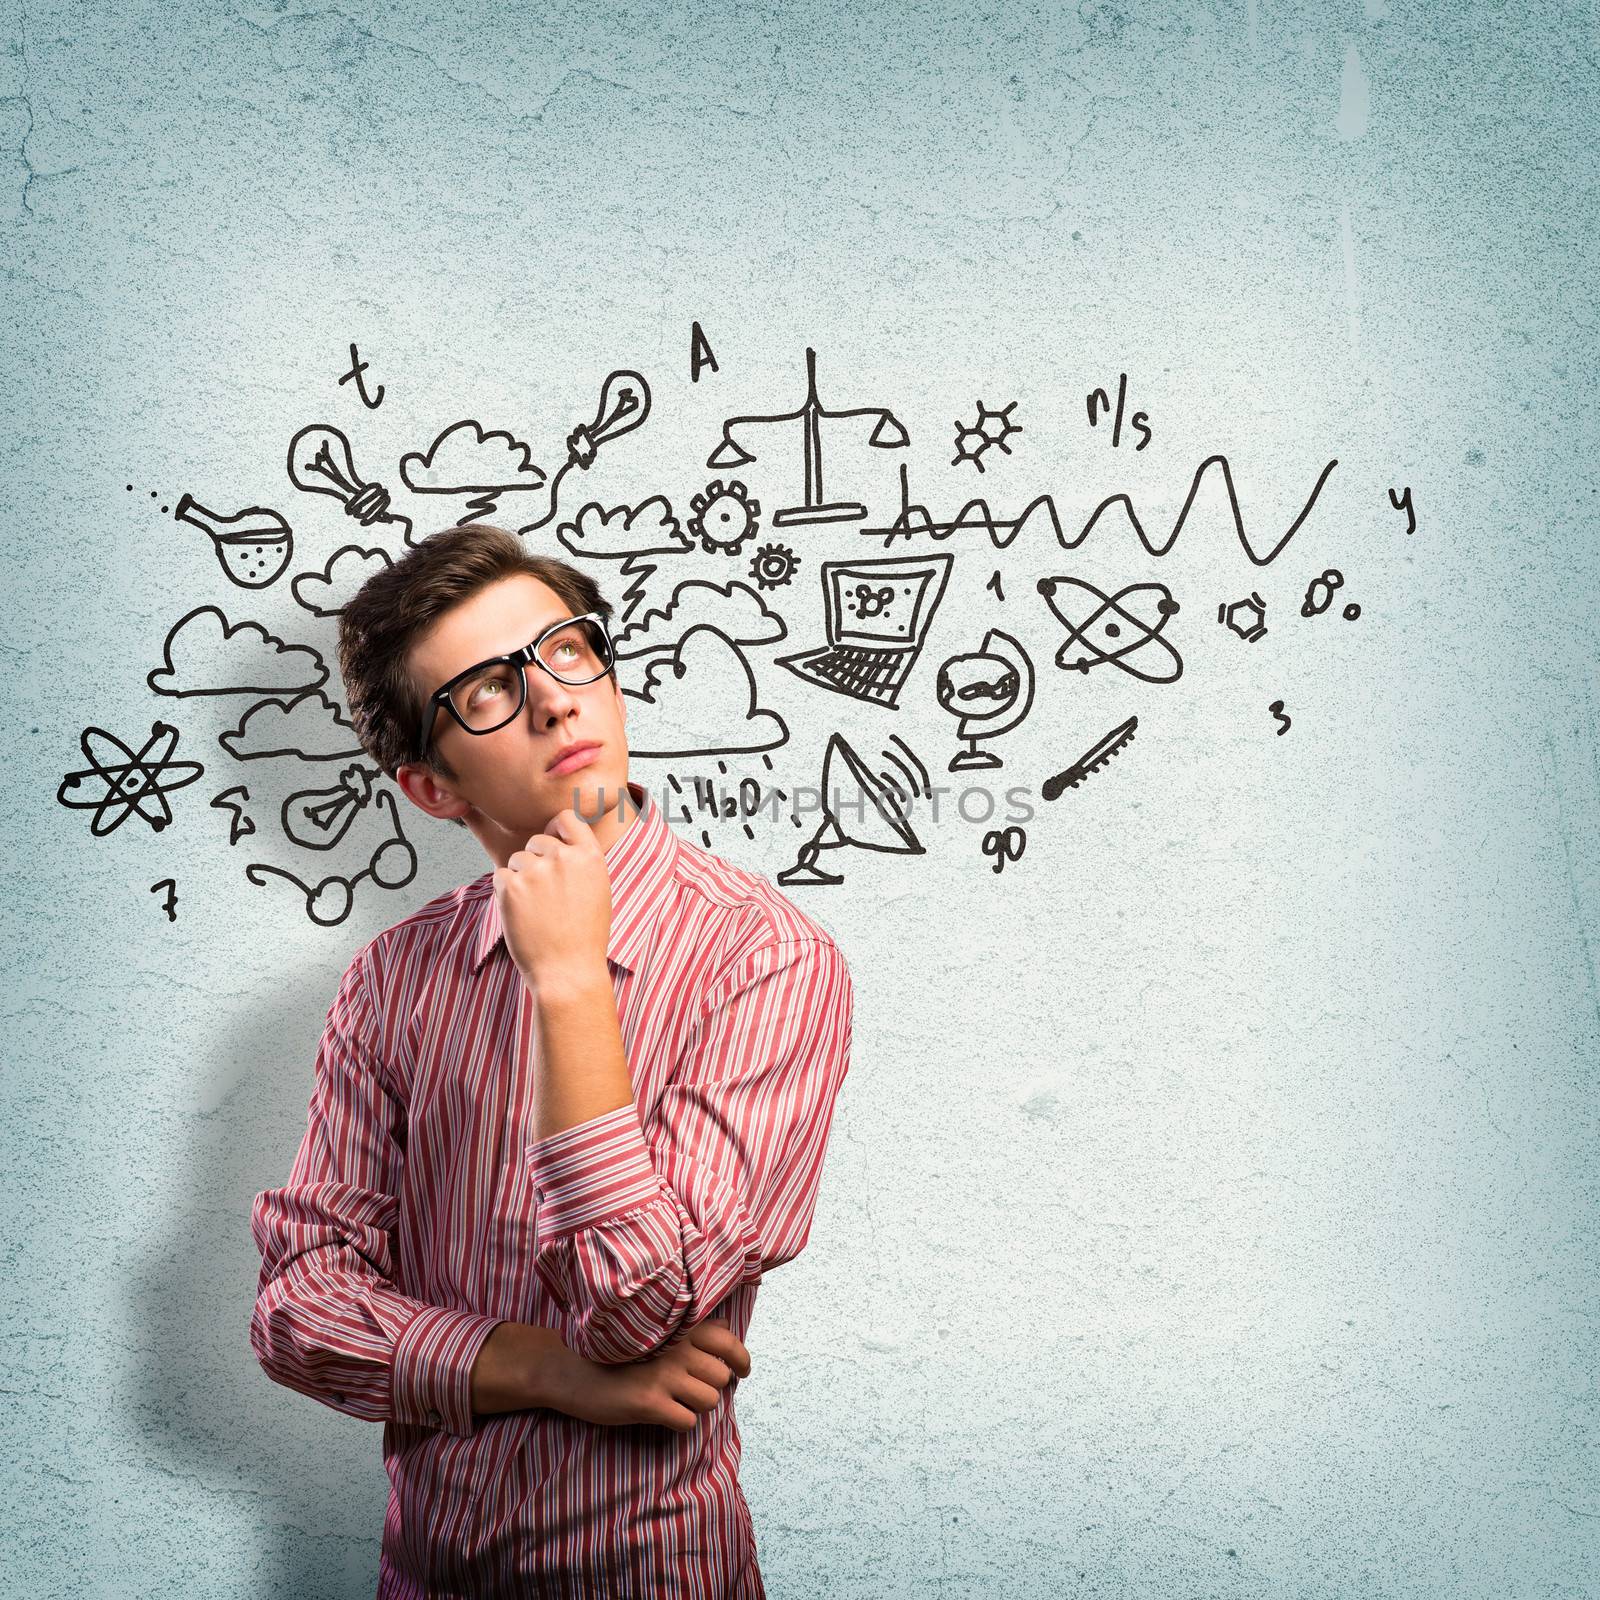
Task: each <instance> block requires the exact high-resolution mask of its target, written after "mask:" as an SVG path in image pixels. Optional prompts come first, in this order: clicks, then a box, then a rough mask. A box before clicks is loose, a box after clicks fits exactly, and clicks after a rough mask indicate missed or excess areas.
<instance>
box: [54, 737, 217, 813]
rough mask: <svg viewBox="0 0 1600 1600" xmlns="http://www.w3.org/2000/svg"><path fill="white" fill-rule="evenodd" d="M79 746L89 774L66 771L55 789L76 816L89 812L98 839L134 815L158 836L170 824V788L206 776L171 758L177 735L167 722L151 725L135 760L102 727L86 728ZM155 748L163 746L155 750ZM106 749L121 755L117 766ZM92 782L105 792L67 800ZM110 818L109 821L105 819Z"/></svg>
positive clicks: (197, 765) (195, 767)
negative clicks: (152, 807)
mask: <svg viewBox="0 0 1600 1600" xmlns="http://www.w3.org/2000/svg"><path fill="white" fill-rule="evenodd" d="M78 742H79V744H80V745H82V747H83V753H84V755H85V756H87V757H88V759H89V766H88V769H87V770H86V771H83V772H69V773H68V774H67V775H66V777H64V778H63V779H62V780H61V786H60V788H58V789H57V790H56V799H57V800H59V801H60V802H61V804H62V805H64V806H68V807H70V808H71V809H72V810H75V811H86V810H90V809H92V810H93V811H94V822H93V824H92V826H91V828H90V832H91V833H92V834H93V835H94V836H95V838H97V839H98V838H101V837H102V836H103V835H105V834H108V833H114V832H115V831H116V830H117V829H118V828H120V827H121V826H122V824H123V823H124V822H126V821H127V820H128V818H129V817H130V816H132V815H133V814H134V813H135V812H138V814H139V815H140V816H141V817H143V818H144V820H145V821H146V822H148V823H149V824H150V826H151V828H152V830H153V831H154V832H156V833H160V832H161V830H162V829H163V828H164V827H166V826H167V824H168V823H169V822H171V821H172V807H171V806H169V805H168V804H167V796H168V795H169V794H170V793H172V791H173V790H174V789H181V788H183V787H184V785H185V784H190V783H193V782H194V781H195V779H197V778H198V777H199V776H200V775H201V773H202V772H204V771H205V768H204V767H202V766H201V765H200V763H199V762H198V761H174V760H173V759H172V753H173V751H174V750H175V749H176V748H177V744H178V730H177V729H176V728H174V727H173V726H172V725H171V724H170V723H166V722H153V723H151V725H150V737H149V739H147V740H146V741H145V744H144V746H143V748H142V749H141V750H140V751H139V753H138V754H137V755H135V754H134V753H133V751H132V750H130V749H129V748H128V747H127V745H125V744H124V743H123V742H122V741H121V740H120V739H119V738H117V737H116V735H115V734H110V733H107V732H106V731H105V729H104V728H85V729H84V731H83V732H82V734H80V735H79V738H78ZM158 745H159V746H161V748H160V749H159V751H158V750H157V748H156V747H157V746H158ZM108 746H109V747H112V748H114V749H115V750H116V751H117V753H118V754H120V755H121V756H122V758H123V759H122V761H121V762H119V763H116V764H113V763H112V761H111V760H110V753H111V752H110V750H109V749H108V748H107V747H108ZM94 780H98V781H99V782H101V783H103V784H104V785H105V791H104V793H102V794H98V795H93V796H90V797H88V798H83V799H80V798H78V796H76V795H74V796H73V797H72V798H71V799H68V798H67V791H68V790H69V789H74V790H75V789H77V788H78V787H79V785H80V784H84V783H86V782H90V781H94ZM150 803H154V804H155V805H159V806H160V808H161V809H160V812H159V813H154V812H152V811H150V810H147V809H146V807H147V805H148V804H150ZM108 817H109V818H110V819H111V820H110V821H107V820H106V819H107V818H108Z"/></svg>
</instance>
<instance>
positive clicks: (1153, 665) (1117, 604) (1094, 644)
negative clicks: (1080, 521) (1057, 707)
mask: <svg viewBox="0 0 1600 1600" xmlns="http://www.w3.org/2000/svg"><path fill="white" fill-rule="evenodd" d="M1036 587H1037V588H1038V590H1039V593H1040V594H1042V595H1043V596H1044V598H1045V603H1046V604H1047V605H1048V606H1049V607H1050V610H1051V611H1052V612H1053V613H1054V615H1055V618H1056V621H1057V622H1059V623H1060V624H1061V626H1062V627H1064V628H1065V629H1066V630H1067V637H1066V638H1065V639H1064V640H1063V641H1062V644H1061V648H1060V649H1059V650H1057V651H1056V657H1055V660H1056V665H1057V666H1058V667H1062V668H1072V669H1075V670H1076V671H1078V672H1084V673H1087V672H1088V671H1089V669H1090V668H1091V667H1098V666H1103V665H1105V664H1107V663H1109V664H1110V665H1111V666H1114V667H1120V668H1121V669H1122V670H1123V671H1124V672H1126V673H1128V674H1129V675H1130V676H1131V677H1135V678H1140V679H1142V680H1143V681H1144V682H1145V683H1176V682H1177V680H1178V679H1179V678H1181V677H1182V676H1183V657H1182V656H1180V655H1179V654H1178V652H1177V651H1176V650H1175V649H1173V647H1172V646H1171V645H1170V644H1169V643H1168V642H1167V641H1166V640H1165V639H1163V638H1162V637H1161V630H1162V629H1163V628H1165V627H1166V625H1167V618H1168V617H1170V616H1172V615H1173V614H1174V613H1175V612H1176V611H1177V609H1178V602H1177V601H1176V600H1174V599H1173V598H1172V591H1171V590H1170V589H1168V588H1167V586H1166V585H1165V584H1164V583H1130V584H1129V585H1128V586H1127V588H1125V589H1119V590H1117V592H1116V593H1115V594H1111V595H1108V594H1106V593H1105V592H1104V591H1103V590H1100V589H1097V588H1095V586H1094V585H1093V584H1092V583H1086V582H1085V581H1084V580H1083V579H1082V578H1041V579H1040V580H1039V582H1038V584H1037V585H1036ZM1058 591H1065V592H1064V593H1063V594H1062V595H1061V597H1060V598H1061V601H1062V602H1065V603H1066V604H1067V605H1068V607H1069V609H1067V610H1064V609H1063V606H1062V604H1061V603H1058V598H1057V592H1058ZM1130 596H1132V597H1136V598H1135V599H1134V601H1133V604H1131V605H1125V604H1124V603H1123V602H1124V601H1127V600H1129V597H1130ZM1146 597H1151V598H1152V599H1153V604H1151V603H1150V601H1149V600H1147V598H1146ZM1096 601H1098V602H1099V604H1098V605H1095V604H1094V602H1096ZM1141 610H1143V611H1145V612H1146V613H1149V612H1150V611H1152V610H1153V611H1154V613H1155V616H1154V618H1151V617H1150V616H1149V615H1148V614H1146V615H1144V616H1141V615H1140V614H1139V612H1140V611H1141ZM1072 612H1076V613H1077V614H1078V620H1074V617H1073V615H1072V614H1071V613H1072ZM1074 646H1076V647H1078V650H1079V653H1078V655H1077V656H1076V658H1075V659H1072V658H1071V657H1072V652H1073V648H1074ZM1141 656H1142V657H1143V660H1142V662H1141V660H1140V659H1139V658H1140V657H1141Z"/></svg>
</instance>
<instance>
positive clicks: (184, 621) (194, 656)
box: [145, 606, 328, 696]
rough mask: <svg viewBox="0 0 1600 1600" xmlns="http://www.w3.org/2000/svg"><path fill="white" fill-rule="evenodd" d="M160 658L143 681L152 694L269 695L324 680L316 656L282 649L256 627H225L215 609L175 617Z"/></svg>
mask: <svg viewBox="0 0 1600 1600" xmlns="http://www.w3.org/2000/svg"><path fill="white" fill-rule="evenodd" d="M164 656H165V663H164V665H162V666H159V667H153V668H151V670H150V672H149V673H148V674H147V675H146V677H145V682H146V683H148V684H149V685H150V687H151V688H152V689H154V690H155V692H156V693H157V694H170V695H176V696H184V695H191V694H273V693H277V692H279V691H284V690H298V689H315V688H316V687H317V686H318V685H319V684H322V683H326V682H327V681H328V668H327V664H326V663H325V662H324V661H323V659H322V656H321V654H320V653H319V652H318V651H316V650H313V649H312V648H311V647H310V646H309V645H303V644H288V643H286V642H285V641H284V640H282V639H279V638H276V637H275V636H274V635H272V634H270V633H268V632H267V630H266V629H265V628H264V627H262V626H261V624H260V623H259V622H234V623H230V622H229V621H228V619H227V618H226V617H225V616H224V615H223V614H222V612H221V611H219V610H218V609H217V607H216V606H196V607H195V608H194V610H192V611H187V612H185V613H184V614H183V615H182V616H181V617H179V618H178V620H177V621H176V622H175V623H173V625H172V627H171V628H170V629H168V630H167V638H166V643H165V646H164Z"/></svg>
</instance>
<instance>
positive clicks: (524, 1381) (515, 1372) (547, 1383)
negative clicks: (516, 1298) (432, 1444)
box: [472, 1322, 573, 1413]
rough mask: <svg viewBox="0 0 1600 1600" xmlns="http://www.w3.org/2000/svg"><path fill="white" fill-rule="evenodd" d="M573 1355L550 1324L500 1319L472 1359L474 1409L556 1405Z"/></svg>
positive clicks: (487, 1410) (516, 1409)
mask: <svg viewBox="0 0 1600 1600" xmlns="http://www.w3.org/2000/svg"><path fill="white" fill-rule="evenodd" d="M572 1359H573V1357H572V1352H571V1351H570V1350H568V1348H567V1346H566V1343H565V1341H563V1339H562V1337H561V1335H560V1334H559V1333H557V1332H556V1330H555V1329H554V1328H541V1327H536V1326H534V1325H533V1324H531V1323H527V1322H502V1323H499V1324H497V1325H496V1327H495V1328H494V1329H493V1330H492V1331H491V1333H490V1334H489V1337H488V1338H487V1339H485V1340H484V1341H483V1344H482V1346H481V1347H480V1348H479V1350H478V1355H477V1359H476V1360H475V1361H474V1362H473V1364H472V1409H473V1410H474V1411H478V1412H484V1413H488V1412H492V1411H523V1410H526V1409H527V1408H528V1407H530V1406H555V1405H556V1401H557V1399H558V1398H559V1397H560V1395H561V1393H562V1392H563V1385H564V1384H565V1382H566V1381H567V1379H568V1377H569V1376H570V1374H569V1372H568V1363H570V1362H571V1360H572ZM557 1409H559V1407H557Z"/></svg>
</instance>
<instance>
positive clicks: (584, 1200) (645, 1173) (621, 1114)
mask: <svg viewBox="0 0 1600 1600" xmlns="http://www.w3.org/2000/svg"><path fill="white" fill-rule="evenodd" d="M527 1158H528V1170H529V1173H530V1174H531V1176H532V1179H533V1187H534V1192H535V1193H536V1194H537V1195H538V1197H539V1237H540V1239H541V1241H542V1240H544V1239H547V1238H552V1237H554V1236H556V1235H558V1234H564V1233H572V1232H574V1231H575V1230H577V1229H578V1228H587V1227H589V1226H590V1225H591V1224H593V1223H596V1222H599V1221H601V1220H602V1219H604V1218H607V1217H612V1216H616V1215H617V1214H619V1213H620V1212H623V1211H633V1210H636V1209H637V1208H638V1207H639V1206H643V1205H648V1204H649V1203H650V1202H651V1201H652V1200H654V1199H655V1198H656V1196H657V1195H659V1194H660V1193H661V1179H660V1177H659V1176H658V1175H657V1173H656V1167H655V1162H654V1161H652V1160H651V1158H650V1146H649V1145H648V1144H646V1143H645V1137H644V1132H643V1130H642V1129H641V1128H640V1126H639V1108H638V1106H637V1105H636V1104H634V1103H633V1102H632V1101H629V1103H628V1104H627V1105H625V1106H618V1107H617V1108H616V1110H614V1111H604V1112H602V1113H601V1114H600V1115H599V1116H598V1117H590V1118H589V1120H588V1121H587V1122H579V1123H575V1124H574V1125H573V1126H572V1127H570V1128H563V1129H562V1130H561V1131H560V1132H559V1133H552V1134H551V1135H550V1136H549V1137H548V1138H546V1139H538V1140H535V1141H534V1143H532V1144H530V1145H529V1146H528V1150H527Z"/></svg>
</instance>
